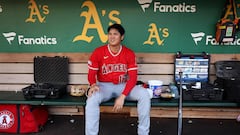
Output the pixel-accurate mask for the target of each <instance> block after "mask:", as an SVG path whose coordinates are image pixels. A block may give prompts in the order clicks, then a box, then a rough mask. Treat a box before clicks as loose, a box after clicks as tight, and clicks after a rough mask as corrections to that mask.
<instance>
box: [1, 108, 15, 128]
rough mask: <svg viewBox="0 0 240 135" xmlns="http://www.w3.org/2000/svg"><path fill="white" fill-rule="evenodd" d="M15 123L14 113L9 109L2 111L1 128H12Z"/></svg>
mask: <svg viewBox="0 0 240 135" xmlns="http://www.w3.org/2000/svg"><path fill="white" fill-rule="evenodd" d="M13 124H14V115H13V113H12V112H10V111H8V110H4V111H1V112H0V129H8V128H11V127H12V126H13Z"/></svg>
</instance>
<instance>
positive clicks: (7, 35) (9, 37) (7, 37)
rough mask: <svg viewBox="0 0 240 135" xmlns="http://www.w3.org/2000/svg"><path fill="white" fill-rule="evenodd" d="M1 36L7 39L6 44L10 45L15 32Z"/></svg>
mask: <svg viewBox="0 0 240 135" xmlns="http://www.w3.org/2000/svg"><path fill="white" fill-rule="evenodd" d="M3 36H4V37H5V38H6V39H7V41H8V43H9V44H10V45H11V44H12V41H13V40H14V38H15V36H16V33H15V32H8V33H3Z"/></svg>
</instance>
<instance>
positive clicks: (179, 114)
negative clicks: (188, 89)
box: [178, 71, 182, 135]
mask: <svg viewBox="0 0 240 135" xmlns="http://www.w3.org/2000/svg"><path fill="white" fill-rule="evenodd" d="M179 76H180V86H179V102H178V135H181V134H182V72H181V71H180V72H179Z"/></svg>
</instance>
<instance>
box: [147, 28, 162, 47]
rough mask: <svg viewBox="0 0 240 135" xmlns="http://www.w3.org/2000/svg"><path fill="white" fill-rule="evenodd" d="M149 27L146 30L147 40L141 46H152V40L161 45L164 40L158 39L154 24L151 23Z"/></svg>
mask: <svg viewBox="0 0 240 135" xmlns="http://www.w3.org/2000/svg"><path fill="white" fill-rule="evenodd" d="M149 26H150V27H151V28H149V29H148V31H149V33H150V34H149V37H148V40H147V41H145V42H144V43H143V44H149V45H153V44H154V42H153V41H152V38H155V39H156V40H157V43H158V45H162V44H163V41H164V40H161V39H160V37H159V33H158V29H157V26H156V24H154V23H151V24H150V25H149Z"/></svg>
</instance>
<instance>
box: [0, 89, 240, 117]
mask: <svg viewBox="0 0 240 135" xmlns="http://www.w3.org/2000/svg"><path fill="white" fill-rule="evenodd" d="M0 104H30V105H46V106H82V107H85V105H86V97H85V96H81V97H74V96H71V95H70V94H66V95H64V96H63V97H61V98H59V99H31V100H26V99H25V98H24V97H23V93H22V92H20V91H18V92H15V91H0ZM113 105H114V99H112V100H110V101H108V102H104V103H102V104H101V106H110V107H111V106H113ZM124 106H125V107H130V108H131V110H130V116H133V117H137V110H136V106H137V102H135V101H126V102H125V104H124ZM151 106H152V108H151V117H168V118H169V117H175V118H176V117H177V108H178V100H174V99H171V100H165V99H164V100H163V99H159V98H154V99H152V100H151ZM239 107H240V103H236V102H227V101H184V102H183V118H217V119H234V118H235V117H236V116H237V115H238V114H240V109H239ZM83 110H84V109H83ZM83 115H84V112H83Z"/></svg>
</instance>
